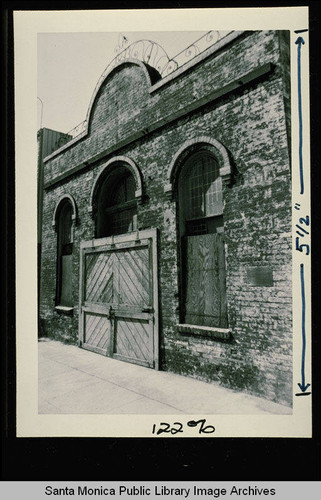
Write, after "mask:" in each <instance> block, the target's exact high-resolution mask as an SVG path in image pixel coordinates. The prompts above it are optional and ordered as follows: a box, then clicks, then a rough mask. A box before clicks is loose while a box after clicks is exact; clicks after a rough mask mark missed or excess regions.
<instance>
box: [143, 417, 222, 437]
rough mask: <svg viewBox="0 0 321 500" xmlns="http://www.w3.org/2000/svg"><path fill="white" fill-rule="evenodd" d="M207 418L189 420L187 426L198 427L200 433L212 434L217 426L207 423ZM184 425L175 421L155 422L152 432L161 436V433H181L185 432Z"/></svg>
mask: <svg viewBox="0 0 321 500" xmlns="http://www.w3.org/2000/svg"><path fill="white" fill-rule="evenodd" d="M205 424H206V419H205V418H202V419H200V420H189V421H188V422H187V424H186V425H187V427H194V428H197V429H198V434H212V433H213V432H215V427H214V426H213V425H205ZM184 430H185V429H184V425H183V424H182V423H181V422H174V423H173V424H169V423H168V422H160V423H159V424H153V428H152V434H156V436H159V435H160V434H164V433H167V434H172V435H175V434H179V433H182V432H184Z"/></svg>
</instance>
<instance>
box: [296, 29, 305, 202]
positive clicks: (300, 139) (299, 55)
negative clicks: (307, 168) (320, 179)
mask: <svg viewBox="0 0 321 500" xmlns="http://www.w3.org/2000/svg"><path fill="white" fill-rule="evenodd" d="M295 43H296V44H297V46H298V106H299V162H300V194H303V193H304V180H303V160H302V142H303V141H302V132H303V130H302V129H303V127H302V97H301V45H304V43H305V42H304V40H303V38H302V36H299V37H298V38H297V40H296V42H295Z"/></svg>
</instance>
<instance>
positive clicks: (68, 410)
mask: <svg viewBox="0 0 321 500" xmlns="http://www.w3.org/2000/svg"><path fill="white" fill-rule="evenodd" d="M38 346H39V386H38V396H39V408H38V410H39V413H40V414H141V415H147V414H149V415H162V414H164V415H165V414H171V415H174V414H177V415H178V414H202V415H216V414H234V415H244V414H246V415H258V414H270V415H272V414H275V415H286V414H291V413H292V409H291V408H288V407H287V406H283V405H280V404H276V403H273V402H271V401H268V400H265V399H263V398H258V397H255V396H251V395H249V394H246V393H242V392H238V391H234V390H231V389H226V388H224V387H221V386H220V385H218V384H216V383H206V382H201V381H198V380H195V379H192V378H190V377H184V376H182V375H176V374H173V373H169V372H162V371H156V370H152V369H150V368H145V367H142V366H138V365H134V364H131V363H125V362H123V361H118V360H115V359H111V358H107V357H104V356H101V355H99V354H95V353H93V352H90V351H86V350H84V349H80V348H79V347H77V346H74V345H66V344H63V343H61V342H58V341H54V340H49V339H45V338H42V339H40V340H39V344H38Z"/></svg>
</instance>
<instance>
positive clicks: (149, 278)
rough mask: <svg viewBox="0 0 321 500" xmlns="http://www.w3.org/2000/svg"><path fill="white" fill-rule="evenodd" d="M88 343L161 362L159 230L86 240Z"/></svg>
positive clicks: (84, 334) (83, 309)
mask: <svg viewBox="0 0 321 500" xmlns="http://www.w3.org/2000/svg"><path fill="white" fill-rule="evenodd" d="M81 253H82V258H81V280H80V281H81V287H80V295H81V300H80V323H79V338H80V344H81V345H82V347H84V348H86V349H89V350H92V351H95V352H98V353H100V354H104V355H106V356H110V357H113V358H116V359H120V360H124V361H129V362H132V363H137V364H141V365H144V366H148V367H156V368H157V367H158V299H157V297H158V293H157V269H156V266H157V259H156V231H153V230H149V231H141V232H140V233H139V235H137V234H135V235H133V234H131V235H123V236H117V237H115V238H102V239H99V240H94V241H90V242H83V243H82V244H81Z"/></svg>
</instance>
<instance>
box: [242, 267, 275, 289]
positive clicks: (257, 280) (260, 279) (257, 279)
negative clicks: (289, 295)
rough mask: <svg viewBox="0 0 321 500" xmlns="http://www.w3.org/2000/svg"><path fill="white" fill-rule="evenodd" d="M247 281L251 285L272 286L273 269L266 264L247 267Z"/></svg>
mask: <svg viewBox="0 0 321 500" xmlns="http://www.w3.org/2000/svg"><path fill="white" fill-rule="evenodd" d="M247 282H248V284H249V285H251V286H273V271H272V268H271V267H268V266H255V267H248V268H247Z"/></svg>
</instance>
